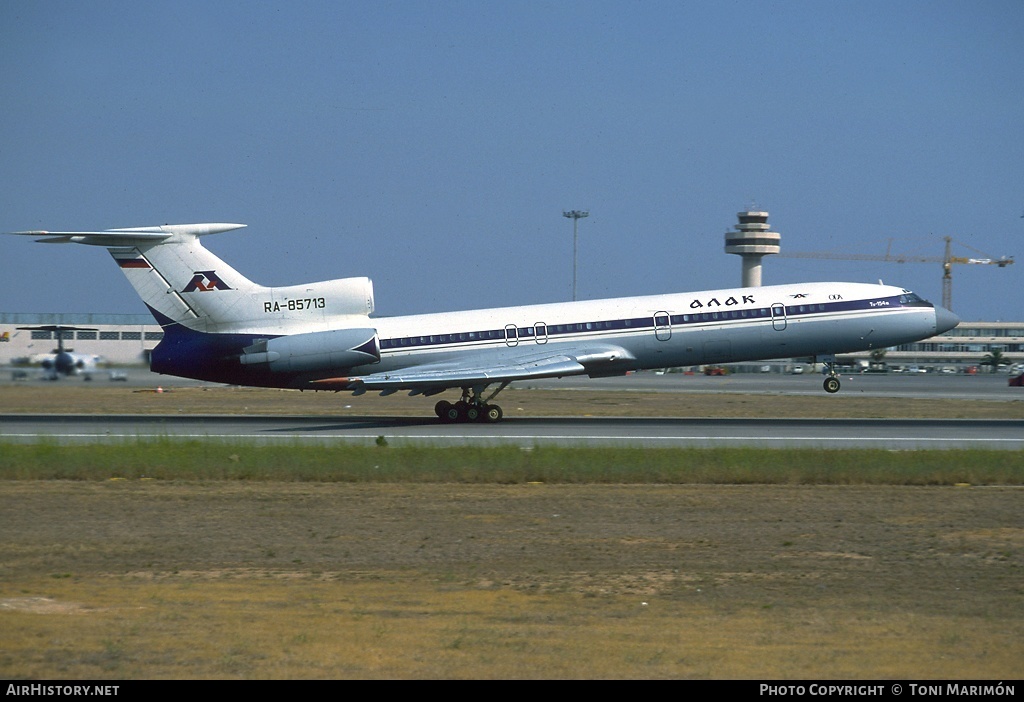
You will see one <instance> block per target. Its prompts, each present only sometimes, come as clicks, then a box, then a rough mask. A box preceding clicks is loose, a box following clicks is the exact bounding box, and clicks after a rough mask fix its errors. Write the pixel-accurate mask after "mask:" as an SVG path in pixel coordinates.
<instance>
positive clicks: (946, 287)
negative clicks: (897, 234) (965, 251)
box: [779, 236, 1013, 311]
mask: <svg viewBox="0 0 1024 702" xmlns="http://www.w3.org/2000/svg"><path fill="white" fill-rule="evenodd" d="M943 239H944V240H945V242H946V252H945V254H944V255H943V256H903V255H900V254H893V253H890V251H889V249H891V248H892V239H890V240H889V247H888V248H887V249H886V252H885V255H873V254H844V253H827V252H807V251H805V252H799V251H798V252H793V253H786V252H780V253H779V256H782V257H784V258H831V259H835V260H842V261H885V262H888V263H941V264H942V306H943V307H945V308H946V309H947V310H951V311H952V309H953V264H954V263H980V264H986V265H994V266H999V267H1000V268H1006V267H1007V266H1009V265H1010V264H1011V263H1013V256H1002V257H1000V258H992V257H991V256H988V255H987V254H984V253H982V252H981V251H978V250H977V249H975V248H974V247H972V246H968V245H967V244H964V243H963V242H959V241H958V242H957V243H958V244H960V245H961V246H966V247H967V248H969V249H971V250H972V251H975V252H977V253H979V254H981V257H980V258H967V257H964V256H954V255H953V252H952V246H953V238H952V237H949V236H946V237H943Z"/></svg>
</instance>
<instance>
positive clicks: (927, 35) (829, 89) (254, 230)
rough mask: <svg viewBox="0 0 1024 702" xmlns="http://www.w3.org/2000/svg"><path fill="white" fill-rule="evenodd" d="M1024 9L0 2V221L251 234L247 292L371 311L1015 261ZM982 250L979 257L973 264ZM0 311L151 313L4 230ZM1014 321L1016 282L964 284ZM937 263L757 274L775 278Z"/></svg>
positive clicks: (93, 263) (119, 281) (102, 271)
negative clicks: (817, 256) (745, 241)
mask: <svg viewBox="0 0 1024 702" xmlns="http://www.w3.org/2000/svg"><path fill="white" fill-rule="evenodd" d="M1022 36H1024V3H1021V2H1019V0H1011V1H1005V2H1003V1H999V2H996V1H988V2H987V1H984V0H982V1H980V2H944V1H942V0H938V1H929V2H911V1H907V2H870V1H868V2H842V3H840V2H798V1H793V2H767V1H763V2H745V1H738V2H727V1H721V2H705V1H701V2H680V1H678V0H676V1H674V2H658V1H654V0H651V1H647V2H628V1H625V0H623V1H620V2H605V1H602V0H592V1H589V2H580V1H574V2H570V1H550V2H542V1H527V0H520V1H515V0H513V1H509V2H504V3H493V2H480V1H476V2H450V1H444V0H438V1H435V2H419V1H415V2H404V1H398V2H379V1H377V2H324V3H316V2H288V3H269V2H225V1H220V2H217V1H215V2H209V1H205V2H191V1H182V2H167V3H159V2H154V3H137V2H102V1H97V2H84V3H83V2H16V1H12V0H8V1H6V2H2V3H0V230H2V231H15V230H22V229H50V230H61V229H106V228H112V227H129V226H141V225H153V224H162V223H168V222H170V223H185V222H206V221H216V222H242V223H246V224H248V225H249V227H248V228H247V229H245V230H242V231H240V232H233V233H226V234H219V235H216V236H213V237H210V238H208V239H206V240H205V241H206V244H207V246H208V247H209V248H210V249H211V250H213V251H214V252H216V253H217V254H218V255H220V256H222V257H223V258H225V259H226V260H228V261H229V262H230V263H231V264H232V265H233V266H235V267H236V268H237V269H238V270H240V271H241V272H243V273H245V274H246V275H248V276H249V277H250V278H252V279H253V280H255V281H257V282H260V283H264V284H268V285H277V284H282V285H283V284H292V283H301V282H309V281H313V280H323V279H330V278H340V277H345V276H355V275H368V276H370V277H371V278H372V279H373V280H374V284H375V291H376V299H377V311H378V314H381V315H395V314H406V313H416V312H433V311H444V310H449V309H467V308H475V307H491V306H500V305H511V304H529V303H536V302H550V301H557V300H565V299H569V297H570V295H571V284H572V223H571V221H569V220H567V219H565V218H563V217H562V215H561V213H562V211H563V210H569V209H585V210H589V212H590V217H589V218H588V219H585V220H582V221H581V222H580V258H579V295H580V297H581V298H595V297H611V296H619V295H634V294H648V293H662V292H677V291H687V290H701V289H712V288H721V287H733V286H736V285H738V284H739V280H740V273H739V270H740V261H739V259H738V258H737V257H735V256H727V255H726V254H725V253H724V252H723V250H722V248H723V234H724V233H725V231H726V230H727V229H728V228H730V227H731V226H732V225H733V224H734V223H735V221H736V212H737V211H738V210H740V209H746V208H747V207H749V206H750V205H751V204H756V206H757V207H758V208H763V209H766V210H768V211H770V213H771V219H770V221H771V223H772V225H773V228H774V229H775V230H776V231H779V232H781V234H782V243H783V248H784V250H787V251H832V252H843V253H848V252H850V253H863V254H882V253H884V252H885V250H886V247H887V246H888V245H889V240H890V239H892V240H893V241H892V250H893V251H894V252H899V253H904V254H913V255H918V256H936V257H938V256H941V254H942V248H943V242H942V237H943V236H946V235H948V236H952V237H953V238H954V239H955V240H956V242H959V243H958V244H955V245H954V253H955V254H956V255H962V256H972V255H977V253H976V252H977V251H981V252H984V253H986V254H990V255H994V256H1002V255H1017V256H1018V257H1021V256H1024V219H1022V217H1021V215H1022V214H1024V41H1022V39H1021V37H1022ZM969 247H973V248H969ZM0 270H2V273H3V275H2V276H0V310H2V311H12V312H135V313H141V312H145V307H144V306H143V305H142V302H141V301H140V300H138V298H137V297H136V296H135V295H134V292H133V291H132V289H131V288H130V286H129V285H128V284H127V282H126V281H125V280H124V277H123V276H122V275H121V273H120V272H119V271H118V270H117V268H116V267H115V265H114V264H113V262H112V261H111V260H110V258H109V256H108V255H107V254H106V252H105V251H103V250H102V249H99V248H94V247H78V246H46V245H42V244H35V243H33V242H32V240H31V239H28V238H24V237H3V238H0ZM953 277H954V282H953V295H954V297H953V307H954V310H955V311H956V312H957V313H958V314H960V315H961V316H962V317H964V318H965V319H971V320H999V319H1002V320H1024V309H1022V304H1021V303H1022V297H1024V296H1022V294H1021V290H1022V289H1024V261H1021V262H1020V263H1018V264H1016V265H1014V266H1010V267H1008V268H1004V269H999V268H996V267H995V266H981V265H959V266H955V267H954V273H953ZM878 279H882V280H884V281H885V282H886V283H893V284H899V285H903V286H905V287H909V288H911V289H914V290H915V291H916V292H918V293H920V294H921V295H922V296H924V297H926V298H929V299H932V300H934V301H936V302H938V301H940V300H941V268H940V265H939V264H938V263H931V264H903V265H899V264H886V263H872V262H867V261H840V260H806V259H787V258H782V257H774V258H769V259H767V260H766V261H765V273H764V282H765V283H766V284H772V283H788V282H798V281H803V280H850V281H868V282H873V281H876V280H878Z"/></svg>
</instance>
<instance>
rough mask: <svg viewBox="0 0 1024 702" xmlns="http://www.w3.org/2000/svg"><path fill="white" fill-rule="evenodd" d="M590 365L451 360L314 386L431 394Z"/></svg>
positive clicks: (555, 359) (551, 360) (558, 360)
mask: <svg viewBox="0 0 1024 702" xmlns="http://www.w3.org/2000/svg"><path fill="white" fill-rule="evenodd" d="M582 373H586V368H585V367H584V366H583V365H582V364H581V363H579V362H577V361H575V360H573V359H572V358H569V357H568V356H561V355H559V356H549V357H546V358H542V359H537V360H534V361H530V362H522V363H512V364H508V365H495V366H486V367H479V368H465V367H458V366H453V365H452V364H450V363H445V364H435V365H423V366H415V367H412V368H409V369H408V370H399V371H395V372H393V373H374V374H372V375H363V376H354V377H351V378H324V379H323V380H314V381H312V382H311V383H310V385H311V386H312V387H313V388H315V389H317V390H354V391H356V392H365V391H367V390H391V391H397V390H417V391H420V392H422V393H423V394H427V395H431V394H436V393H437V392H441V391H443V390H445V389H447V388H461V387H469V386H472V385H489V384H490V383H497V382H505V381H513V380H526V379H529V378H556V377H561V376H564V375H580V374H582Z"/></svg>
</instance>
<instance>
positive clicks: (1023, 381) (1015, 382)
mask: <svg viewBox="0 0 1024 702" xmlns="http://www.w3.org/2000/svg"><path fill="white" fill-rule="evenodd" d="M1010 387H1012V388H1024V373H1021V374H1020V375H1015V376H1013V377H1012V378H1010Z"/></svg>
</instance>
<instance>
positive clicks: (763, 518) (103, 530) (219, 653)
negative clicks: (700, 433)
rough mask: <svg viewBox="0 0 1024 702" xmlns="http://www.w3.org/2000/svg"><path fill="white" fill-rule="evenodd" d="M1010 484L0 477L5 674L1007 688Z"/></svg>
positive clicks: (1020, 651) (0, 624) (1012, 655)
mask: <svg viewBox="0 0 1024 702" xmlns="http://www.w3.org/2000/svg"><path fill="white" fill-rule="evenodd" d="M1019 506H1020V491H1019V490H1017V489H1013V488H894V487H832V488H816V487H799V486H760V487H758V486H747V487H739V486H621V485H620V486H614V485H608V486H568V485H559V486H553V485H520V486H493V485H492V486H465V485H353V484H315V485H314V484H294V483H270V484H266V483H260V484H253V483H224V482H218V483H202V484H191V483H173V482H172V483H163V482H158V481H156V482H148V481H119V482H107V483H65V482H59V481H24V482H20V481H19V482H9V483H0V531H2V533H3V534H4V539H3V541H2V543H0V565H2V569H0V629H2V631H3V635H2V636H3V646H2V651H0V677H3V678H7V679H14V678H36V679H39V678H42V679H54V678H64V679H120V680H127V679H142V678H145V679H150V678H178V679H180V678H188V679H198V678H218V679H220V678H250V679H269V678H349V679H352V678H769V679H785V678H788V679H814V680H826V679H852V678H861V679H864V678H867V679H877V678H904V679H907V678H909V679H929V678H930V679H935V678H973V679H992V680H999V679H1014V678H1015V677H1016V676H1017V674H1018V671H1019V666H1020V660H1021V658H1022V656H1024V643H1022V642H1024V614H1022V613H1024V587H1022V585H1021V579H1020V573H1021V568H1022V565H1024V524H1022V522H1021V518H1020V510H1019Z"/></svg>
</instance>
